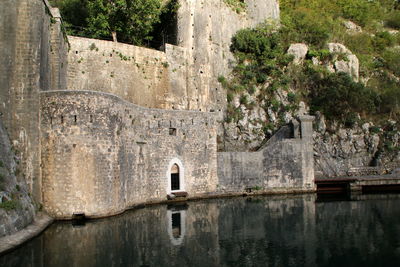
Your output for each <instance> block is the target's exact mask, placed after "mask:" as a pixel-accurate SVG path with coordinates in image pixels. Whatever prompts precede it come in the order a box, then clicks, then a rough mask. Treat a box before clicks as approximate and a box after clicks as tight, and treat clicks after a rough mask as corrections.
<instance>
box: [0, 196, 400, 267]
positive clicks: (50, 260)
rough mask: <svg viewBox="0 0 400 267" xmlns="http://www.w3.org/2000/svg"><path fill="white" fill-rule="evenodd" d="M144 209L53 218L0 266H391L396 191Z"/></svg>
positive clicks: (396, 249) (396, 235) (395, 257)
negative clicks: (91, 217) (78, 221)
mask: <svg viewBox="0 0 400 267" xmlns="http://www.w3.org/2000/svg"><path fill="white" fill-rule="evenodd" d="M357 199H358V200H353V201H335V202H319V201H316V196H315V195H303V196H283V197H282V196H281V197H252V198H235V199H218V200H208V201H199V202H188V203H187V205H185V206H174V207H168V206H166V205H164V206H153V207H148V208H145V209H141V210H135V211H130V212H126V213H125V214H123V215H121V216H117V217H112V218H108V219H103V220H96V221H92V222H87V223H86V224H85V225H83V226H77V225H75V226H74V225H72V224H71V223H70V222H68V223H56V224H53V225H52V226H51V227H49V228H48V229H47V230H46V231H45V232H44V233H43V234H42V235H41V236H39V237H38V238H36V239H34V240H32V241H31V242H29V243H27V244H26V245H24V246H23V247H21V248H19V249H17V250H15V251H13V252H11V253H9V254H7V255H5V256H3V257H0V266H2V267H3V266H4V267H6V266H24V267H25V266H60V267H61V266H68V267H70V266H79V267H81V266H85V267H86V266H107V267H108V266H363V267H366V266H374V267H375V266H400V195H370V196H359V197H357Z"/></svg>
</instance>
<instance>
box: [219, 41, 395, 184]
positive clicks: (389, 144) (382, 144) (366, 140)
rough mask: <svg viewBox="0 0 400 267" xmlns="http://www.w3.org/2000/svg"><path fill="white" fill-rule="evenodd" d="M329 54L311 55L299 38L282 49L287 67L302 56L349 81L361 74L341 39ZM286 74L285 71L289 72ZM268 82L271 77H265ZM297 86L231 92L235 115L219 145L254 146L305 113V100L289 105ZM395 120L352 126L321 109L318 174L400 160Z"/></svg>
mask: <svg viewBox="0 0 400 267" xmlns="http://www.w3.org/2000/svg"><path fill="white" fill-rule="evenodd" d="M327 47H328V49H327V52H328V53H329V56H328V57H327V58H328V59H324V60H321V59H320V58H319V57H317V56H315V57H314V56H312V53H310V52H309V51H310V49H309V47H308V46H307V45H305V44H303V43H298V44H292V45H290V47H289V49H288V51H287V53H288V54H290V55H292V56H293V62H292V63H291V65H289V68H293V69H296V68H299V69H301V67H302V65H303V64H305V62H306V61H308V63H310V64H313V65H314V66H316V67H319V68H321V69H325V70H326V71H328V72H331V73H338V72H345V73H347V74H348V75H349V76H350V77H352V79H353V80H354V81H358V80H359V79H360V75H359V61H358V58H357V57H356V56H355V55H354V54H353V53H352V52H351V51H350V50H349V49H348V48H347V47H345V46H344V45H343V44H340V43H329V44H328V45H327ZM288 73H289V75H290V72H288ZM270 82H271V81H270ZM295 93H296V88H292V86H290V87H289V88H286V89H284V88H278V89H277V90H276V91H275V92H274V95H273V97H271V96H270V97H269V98H265V97H263V96H262V95H261V92H260V90H258V89H257V90H256V91H255V92H254V93H253V94H249V93H245V94H244V95H235V96H234V97H233V100H232V101H231V105H232V107H233V108H234V110H235V114H234V115H235V116H236V118H238V119H237V120H234V121H231V122H225V123H224V124H223V125H224V133H225V135H224V140H223V142H221V143H222V145H221V147H222V148H221V149H222V150H225V151H253V150H257V149H258V148H259V147H260V146H262V144H263V143H264V142H265V140H266V139H268V138H269V136H271V135H272V134H273V132H275V131H276V130H277V129H278V128H279V127H280V125H284V124H287V123H290V122H291V121H293V118H294V117H296V116H299V115H303V114H307V113H308V112H309V108H308V107H307V105H306V104H305V103H304V102H301V101H300V102H299V103H298V105H297V106H296V105H294V101H293V97H294V94H295ZM398 129H399V124H398V122H396V121H390V120H389V121H386V122H381V123H380V126H376V125H374V123H372V122H370V121H367V120H365V119H361V117H360V116H358V118H355V123H354V125H352V127H351V128H345V127H344V126H343V125H339V124H338V123H335V122H329V123H328V122H327V121H326V120H325V118H324V116H323V115H322V114H320V113H317V114H316V121H315V123H314V130H315V133H314V136H313V138H314V160H315V174H316V176H317V177H337V176H346V175H348V174H349V172H351V170H352V168H358V167H367V166H368V167H377V169H376V171H377V172H378V173H381V174H384V173H388V172H391V171H392V170H393V169H395V168H396V167H398V166H400V151H399V149H398V148H399V147H400V143H399V136H400V133H399V131H398Z"/></svg>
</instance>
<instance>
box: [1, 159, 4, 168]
mask: <svg viewBox="0 0 400 267" xmlns="http://www.w3.org/2000/svg"><path fill="white" fill-rule="evenodd" d="M3 167H4V163H3V161H1V160H0V168H3Z"/></svg>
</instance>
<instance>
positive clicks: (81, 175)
mask: <svg viewBox="0 0 400 267" xmlns="http://www.w3.org/2000/svg"><path fill="white" fill-rule="evenodd" d="M4 3H5V4H6V7H8V8H10V10H11V11H12V12H14V13H15V14H14V13H12V12H11V11H10V12H11V13H12V14H13V15H14V17H15V20H16V21H15V23H14V24H13V25H9V24H6V23H2V24H1V27H2V28H3V30H2V31H1V34H3V35H4V34H6V35H4V36H2V37H4V38H1V42H2V44H3V43H4V47H5V48H2V49H1V53H2V54H4V55H5V56H6V57H1V59H0V60H2V61H1V63H4V64H3V65H1V68H2V69H1V72H0V73H1V75H2V78H4V80H2V81H0V85H1V86H0V94H1V103H0V104H1V105H0V106H1V110H0V112H2V114H3V118H2V119H3V120H4V122H5V125H6V127H7V128H8V129H9V131H10V137H11V140H12V141H13V143H14V145H15V146H16V147H17V148H18V149H19V151H21V157H22V158H23V166H24V170H23V172H24V173H26V179H27V182H28V184H29V185H30V190H31V193H32V195H33V197H34V198H35V200H36V201H37V202H38V203H42V204H43V207H44V209H45V210H46V211H47V212H49V214H51V215H52V216H54V217H55V218H60V219H66V218H71V217H72V216H74V214H85V215H86V216H88V217H100V216H107V215H112V214H116V213H119V212H122V211H124V210H125V209H127V208H129V207H131V206H134V205H137V204H141V203H148V202H159V201H164V200H166V197H167V194H170V193H171V180H172V179H173V178H172V172H173V169H174V165H175V164H176V165H177V166H178V167H177V168H178V171H179V176H180V182H181V186H180V188H179V190H177V191H181V192H183V191H184V192H187V193H188V194H189V197H192V198H195V197H203V196H210V195H215V194H224V193H241V192H244V191H245V190H246V188H249V187H258V186H260V187H262V188H263V189H264V191H266V192H267V191H268V190H272V189H273V190H274V192H275V191H276V189H277V188H279V187H280V188H281V191H282V192H284V191H285V188H288V187H290V188H292V189H296V190H310V191H312V190H313V189H314V186H313V185H310V181H312V179H313V165H312V164H313V163H312V162H313V160H312V144H311V140H309V139H308V136H309V133H307V134H303V135H298V136H301V137H299V138H297V139H293V140H291V139H290V140H286V139H285V140H280V139H279V140H278V139H273V140H275V141H276V142H272V141H270V142H269V143H268V144H267V146H266V147H265V149H264V150H262V151H260V152H255V153H239V154H240V155H239V154H235V153H231V154H229V153H217V144H216V140H217V138H216V137H217V131H218V126H219V120H220V119H221V114H223V107H224V106H225V101H226V99H225V98H226V93H225V92H224V91H223V90H222V88H221V87H220V85H219V84H218V83H217V77H218V75H220V74H224V75H225V74H227V73H228V72H229V62H230V60H231V59H232V55H231V54H230V52H229V43H230V38H231V36H232V35H233V34H234V33H235V32H236V31H237V30H239V29H240V28H243V27H248V26H254V25H256V24H257V23H259V22H262V21H264V20H265V19H266V18H271V17H272V18H274V17H278V16H279V8H278V4H277V2H276V1H275V0H271V1H262V0H246V3H247V4H248V11H247V13H242V14H237V13H235V12H234V11H233V10H232V9H231V8H229V7H227V6H225V4H224V3H223V1H222V0H212V1H194V0H191V1H186V0H182V1H181V2H180V3H181V8H180V9H179V12H178V21H177V30H178V40H177V42H178V46H175V45H169V44H166V45H165V51H163V52H161V51H156V50H150V49H147V48H140V47H135V46H131V45H126V44H119V43H113V42H108V41H101V40H94V39H87V38H78V37H68V38H66V36H65V35H64V33H63V32H62V27H61V26H62V25H61V23H62V21H61V19H60V16H59V13H58V12H57V10H56V9H52V8H51V7H50V6H49V5H48V3H47V1H46V0H17V4H16V5H15V6H12V1H9V0H6V1H5V2H4ZM2 4H3V3H2ZM260 10H263V11H265V12H263V13H261V12H260ZM1 12H3V11H1ZM3 14H4V16H1V17H0V19H1V20H2V21H5V20H6V19H7V18H8V17H7V16H5V15H9V13H7V12H3V13H2V15H3ZM14 17H13V18H14ZM9 19H11V18H9ZM29 21H33V22H32V23H28V22H29ZM7 34H8V35H7ZM88 90H90V91H88ZM135 104H136V105H135ZM157 108H158V109H157ZM173 109H178V110H179V111H178V110H173ZM206 111H210V112H206ZM212 111H215V112H212ZM309 126H310V123H308V124H307V123H306V122H304V123H302V127H301V129H302V131H303V130H304V131H305V130H306V129H307V131H309V130H310V129H309ZM288 162H289V163H290V166H288ZM250 166H251V167H250ZM230 170H233V171H230ZM248 170H252V171H250V172H249V171H248Z"/></svg>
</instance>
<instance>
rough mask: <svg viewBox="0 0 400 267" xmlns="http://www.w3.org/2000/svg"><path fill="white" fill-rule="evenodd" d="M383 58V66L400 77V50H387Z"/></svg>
mask: <svg viewBox="0 0 400 267" xmlns="http://www.w3.org/2000/svg"><path fill="white" fill-rule="evenodd" d="M382 57H383V65H384V66H385V67H386V68H388V69H389V70H390V71H392V72H393V73H394V74H395V75H397V76H400V49H389V50H386V51H385V52H384V53H383V54H382Z"/></svg>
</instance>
